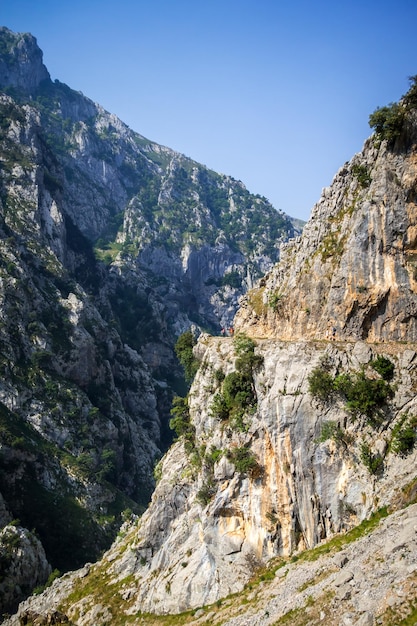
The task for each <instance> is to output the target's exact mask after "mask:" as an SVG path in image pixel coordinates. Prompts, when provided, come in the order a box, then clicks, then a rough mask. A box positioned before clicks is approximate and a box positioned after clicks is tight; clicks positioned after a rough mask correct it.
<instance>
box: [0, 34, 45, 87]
mask: <svg viewBox="0 0 417 626" xmlns="http://www.w3.org/2000/svg"><path fill="white" fill-rule="evenodd" d="M0 39H1V57H0V89H4V88H10V87H12V88H15V89H18V90H21V91H23V92H24V93H26V94H33V93H35V92H36V90H37V88H38V87H39V85H40V84H41V82H42V81H44V80H50V76H49V72H48V70H47V69H46V67H45V66H44V64H43V62H42V57H43V55H42V50H40V48H39V47H38V44H37V42H36V39H35V37H33V36H32V35H31V34H29V33H20V34H19V35H16V34H15V33H13V32H12V31H11V30H9V29H8V28H5V27H2V28H0ZM6 55H7V56H6Z"/></svg>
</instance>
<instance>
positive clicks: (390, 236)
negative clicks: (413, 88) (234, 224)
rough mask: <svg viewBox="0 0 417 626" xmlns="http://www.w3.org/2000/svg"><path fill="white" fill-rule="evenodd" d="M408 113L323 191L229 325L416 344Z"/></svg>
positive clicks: (416, 192)
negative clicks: (389, 138) (393, 136)
mask: <svg viewBox="0 0 417 626" xmlns="http://www.w3.org/2000/svg"><path fill="white" fill-rule="evenodd" d="M416 129H417V126H416V113H415V111H412V112H410V113H409V114H408V117H407V120H406V122H405V128H404V130H403V134H402V135H401V136H400V137H399V138H398V139H397V141H396V144H395V146H394V147H393V146H390V145H388V144H387V142H386V141H385V142H383V143H382V145H378V142H376V141H375V139H374V138H371V139H369V140H368V141H367V142H366V143H365V146H364V149H363V151H362V152H361V153H360V154H357V155H355V157H354V158H353V159H352V160H351V161H350V163H346V164H345V165H344V166H343V167H342V168H341V169H340V171H339V172H338V173H337V175H336V176H335V178H334V180H333V183H332V185H331V187H329V188H326V189H324V190H323V193H322V196H321V198H320V200H319V202H318V203H317V204H316V205H315V207H314V208H313V211H312V214H311V219H310V221H309V222H308V224H307V225H306V227H305V230H304V232H303V236H302V237H301V238H298V239H297V240H295V241H294V242H293V243H290V244H287V245H284V246H283V247H282V255H281V262H280V263H279V265H278V266H277V267H276V268H274V270H273V271H272V272H271V273H270V274H268V275H267V277H266V278H265V279H264V280H263V281H262V288H261V289H257V290H255V291H253V292H252V293H251V294H249V295H248V296H247V298H246V301H244V302H242V303H241V307H240V310H239V313H238V316H237V320H236V322H235V323H236V326H238V327H240V328H242V329H246V330H247V331H248V332H250V333H251V334H253V335H255V336H260V337H276V338H281V339H284V340H294V339H300V338H304V339H324V338H326V337H329V335H330V334H331V333H332V329H333V327H334V328H335V329H336V336H337V337H338V338H339V339H347V340H352V339H364V340H369V341H378V342H379V341H393V340H394V341H416V339H417V327H416V319H417V318H416V313H417V299H416V291H417V283H416V278H417V274H416V249H417V248H416V246H417V243H416V225H417V187H416V179H417V161H416V152H415V145H416V141H417V130H416Z"/></svg>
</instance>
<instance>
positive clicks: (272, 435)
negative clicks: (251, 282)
mask: <svg viewBox="0 0 417 626" xmlns="http://www.w3.org/2000/svg"><path fill="white" fill-rule="evenodd" d="M416 110H417V79H416V78H414V79H413V83H412V86H411V88H410V91H409V93H408V94H407V95H406V96H405V97H404V98H403V99H402V100H401V102H400V103H399V104H396V105H395V107H394V105H392V106H390V107H385V108H384V109H381V110H379V111H378V120H379V122H380V123H378V124H377V125H375V124H373V122H374V121H375V114H374V115H373V116H371V123H372V125H373V127H375V128H376V132H375V133H374V134H373V135H372V137H371V138H370V139H369V140H368V141H367V142H366V143H365V146H364V148H363V151H362V152H361V153H360V154H358V155H355V156H354V157H353V159H352V160H351V161H350V162H349V163H346V164H345V165H344V166H343V168H342V169H341V170H340V171H339V172H338V174H337V175H336V177H335V179H334V181H333V183H332V185H331V187H330V188H328V189H325V190H324V191H323V194H322V197H321V198H320V200H319V202H318V203H317V205H316V206H315V207H314V210H313V214H312V218H311V221H310V222H309V223H308V224H307V226H306V227H305V229H304V232H303V234H302V236H301V237H300V238H299V239H297V240H295V241H294V242H292V243H291V244H289V245H288V244H286V245H284V246H283V254H282V258H281V261H280V262H279V263H278V264H277V265H276V266H275V267H274V268H273V270H271V271H270V272H269V273H268V274H267V275H266V277H264V278H263V279H262V280H261V281H260V283H259V286H258V287H256V288H254V289H252V290H251V291H249V293H248V294H247V296H246V297H245V298H244V299H243V301H242V306H241V308H240V309H239V311H238V313H237V315H236V318H235V336H234V337H233V338H231V337H226V338H224V337H215V336H212V335H209V334H207V333H204V334H202V335H201V336H200V338H199V341H198V344H197V346H196V347H195V349H194V357H195V359H196V360H198V362H199V363H200V365H199V369H198V371H197V374H196V376H195V379H194V382H193V384H192V386H191V389H190V391H189V393H188V395H187V397H185V398H184V397H183V398H180V397H178V398H176V400H175V401H174V405H173V411H172V415H173V417H172V423H171V424H172V427H173V428H174V429H175V431H176V433H177V436H178V440H177V441H176V442H175V443H174V444H173V446H172V447H171V448H170V449H169V451H168V452H167V454H166V455H165V456H164V457H163V459H162V460H161V461H160V463H159V465H158V466H157V468H156V472H155V475H156V478H157V486H156V489H155V491H154V493H153V496H152V501H151V503H150V505H149V507H148V508H147V510H146V512H145V513H144V514H143V515H142V516H141V518H140V519H138V520H136V521H130V522H129V523H127V524H126V525H125V526H124V527H123V528H122V529H121V532H120V535H119V537H118V539H117V541H116V542H115V543H114V544H113V546H112V547H111V549H110V550H109V551H108V552H107V553H106V554H105V555H104V556H103V558H102V559H101V560H100V561H99V562H98V563H96V564H95V565H91V564H88V565H87V566H85V567H84V568H83V569H81V570H79V571H78V572H75V573H72V574H68V575H67V576H65V577H64V578H62V579H61V580H57V581H55V583H54V584H53V585H52V586H51V587H50V588H49V589H47V590H46V591H45V592H44V593H43V594H42V595H40V596H38V597H36V598H33V599H30V600H29V601H28V602H26V603H24V604H22V605H21V607H20V609H19V613H18V614H17V615H16V616H14V617H13V618H11V619H10V620H8V621H7V622H6V624H7V625H12V624H13V625H17V624H24V623H33V624H35V623H46V622H45V621H42V620H47V619H55V620H56V623H72V624H77V626H87V625H92V624H97V623H103V624H112V625H117V624H128V623H132V624H147V625H148V626H149V625H151V624H164V623H166V624H168V623H169V624H172V623H177V624H194V625H197V624H212V625H217V624H218V625H220V624H223V625H225V624H227V625H229V626H232V625H233V626H247V625H249V624H251V625H252V624H263V625H271V626H272V625H276V626H277V625H279V624H288V623H291V624H295V625H296V626H297V625H302V624H304V625H305V624H309V625H314V624H322V625H330V624H335V623H337V624H340V625H343V626H351V625H355V626H372V625H373V624H382V625H385V626H387V625H388V624H396V625H399V624H414V623H416V619H417V613H416V611H417V595H416V588H417V587H416V571H417V570H416V559H415V555H416V550H417V525H416V520H417V509H416V506H417V505H416V504H415V502H416V485H417V482H416V479H417V477H416V459H417V456H416V455H417V447H416V439H417V396H416V385H417V343H416V335H415V332H416V327H415V320H416V303H417V286H416V275H415V247H416V238H415V232H416V218H417V195H416V190H417V169H416V162H417V160H416V159H417V141H416V138H417V134H416V133H417V116H416ZM380 118H382V122H381V120H380ZM174 613H175V614H178V615H176V616H173V615H172V614H174ZM164 615H165V616H166V617H165V618H164ZM37 620H38V621H37Z"/></svg>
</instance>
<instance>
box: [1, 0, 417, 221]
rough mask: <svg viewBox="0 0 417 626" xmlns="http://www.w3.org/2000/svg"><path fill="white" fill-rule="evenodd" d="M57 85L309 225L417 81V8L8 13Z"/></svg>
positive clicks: (236, 4) (62, 5) (74, 2)
mask: <svg viewBox="0 0 417 626" xmlns="http://www.w3.org/2000/svg"><path fill="white" fill-rule="evenodd" d="M0 25H3V26H7V27H8V28H10V29H11V30H13V31H15V32H31V33H32V34H33V35H34V36H35V37H36V38H37V40H38V44H39V46H40V48H41V49H42V50H43V52H44V63H45V65H46V66H47V68H48V70H49V72H50V74H51V77H52V79H56V78H57V79H59V80H60V81H61V82H64V83H67V84H68V85H69V86H70V87H72V88H73V89H76V90H79V91H82V92H83V93H84V94H85V95H86V96H88V97H89V98H91V99H92V100H94V101H95V102H98V103H100V104H102V105H103V106H104V108H106V109H107V110H108V111H110V112H112V113H116V115H118V116H119V117H120V118H121V119H122V120H123V121H124V122H126V123H127V124H128V125H129V126H130V127H131V128H133V129H134V130H135V131H137V132H139V133H141V134H142V135H144V136H145V137H148V138H149V139H152V140H153V141H156V142H158V143H161V144H163V145H166V146H169V147H170V148H173V149H174V150H178V151H179V152H182V153H184V154H185V155H187V156H189V157H191V158H193V159H195V160H196V161H199V162H200V163H203V164H205V165H207V166H208V167H210V168H211V169H214V170H216V171H218V172H221V173H224V174H229V175H231V176H233V177H234V178H237V179H239V180H241V181H242V182H243V183H244V184H245V185H246V187H247V188H248V189H249V190H250V191H251V192H253V193H259V194H261V195H264V196H266V197H267V198H268V199H269V200H270V201H271V202H272V204H273V205H274V206H275V207H276V208H279V209H282V210H283V211H285V212H286V213H288V214H289V215H291V216H293V217H300V218H302V219H307V218H308V216H309V215H310V211H311V208H312V207H313V205H314V203H315V202H316V201H317V200H318V199H319V197H320V193H321V189H322V187H326V186H328V185H329V184H330V183H331V181H332V178H333V176H334V174H335V173H336V171H337V170H338V169H339V167H341V166H342V165H343V163H344V162H345V161H347V160H349V159H350V158H351V157H352V156H353V155H354V154H355V153H356V152H359V151H360V150H361V148H362V145H363V142H364V140H365V139H366V137H367V136H368V135H369V134H370V132H371V131H370V128H369V126H368V117H369V114H370V113H371V112H372V111H373V110H374V109H375V108H376V107H377V106H383V105H385V104H388V103H390V102H393V101H397V100H398V99H399V98H400V97H401V96H402V95H403V94H404V93H405V92H406V91H407V89H408V86H409V82H408V77H409V76H411V75H415V74H417V45H416V27H417V1H416V0H395V2H394V1H393V0H391V1H390V2H387V1H386V0H369V1H367V0H345V1H341V0H323V1H320V0H293V1H291V0H205V1H204V0H146V1H145V0H118V1H117V2H115V1H110V0H100V1H99V0H71V1H69V0H60V1H58V0H0Z"/></svg>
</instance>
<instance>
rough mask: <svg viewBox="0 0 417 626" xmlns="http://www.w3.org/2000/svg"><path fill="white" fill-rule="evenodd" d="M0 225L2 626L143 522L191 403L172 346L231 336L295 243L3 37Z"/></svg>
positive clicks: (219, 179)
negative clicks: (282, 251) (173, 419)
mask: <svg viewBox="0 0 417 626" xmlns="http://www.w3.org/2000/svg"><path fill="white" fill-rule="evenodd" d="M0 213H1V215H0V337H1V350H0V369H1V374H2V375H1V382H0V468H1V472H0V493H1V496H2V509H1V511H2V515H1V521H2V524H1V525H2V527H3V528H4V532H3V531H2V536H1V537H2V538H1V539H0V613H2V612H4V611H6V610H9V611H10V610H11V609H12V608H13V607H14V606H15V605H16V601H17V600H18V599H19V598H21V597H24V596H25V595H27V593H28V592H29V591H30V590H31V588H33V586H37V585H39V584H43V582H45V580H46V578H47V576H48V573H49V572H50V571H51V569H52V570H56V569H58V570H60V571H61V572H64V571H67V570H68V569H73V568H75V567H79V566H81V565H83V564H84V563H85V562H86V561H92V560H95V559H97V558H98V556H99V555H100V554H101V553H102V551H103V550H104V549H105V548H107V547H109V545H110V543H111V540H112V539H113V538H114V536H115V533H116V532H117V529H118V528H119V526H120V523H121V521H122V519H124V518H127V517H129V516H130V515H131V514H137V513H139V512H141V511H143V510H144V508H145V506H146V505H147V503H148V501H149V499H150V496H151V493H152V491H153V488H154V484H155V481H154V476H153V468H154V465H155V462H156V461H157V460H158V459H159V458H160V457H161V455H162V452H163V451H165V450H166V448H167V446H168V445H169V443H170V442H171V440H172V433H171V431H170V430H169V427H168V420H169V411H170V406H171V401H172V397H173V394H174V392H177V393H183V392H184V391H185V389H186V387H185V384H184V375H183V371H182V368H181V366H180V364H179V362H178V359H177V356H176V354H175V350H174V346H175V343H176V341H177V339H178V337H179V335H180V334H181V333H183V332H184V331H185V330H187V329H189V328H190V327H192V328H194V329H195V330H196V331H197V332H198V329H199V328H203V329H205V330H211V331H212V332H215V333H218V332H220V327H221V325H225V324H226V323H227V324H230V322H231V320H232V318H233V316H234V313H235V311H236V308H237V301H238V299H239V297H241V296H242V294H243V293H245V291H246V290H247V288H248V287H251V286H253V284H254V282H255V280H256V279H257V278H258V277H259V276H261V275H262V274H263V273H264V272H265V271H266V270H268V269H270V268H271V267H272V265H273V264H274V263H275V262H276V261H277V259H278V258H279V246H280V243H281V242H282V241H285V240H287V239H288V238H289V237H290V236H292V235H293V234H294V233H295V232H297V231H295V229H294V226H293V224H292V221H291V220H290V218H288V216H286V215H284V214H283V213H281V212H278V211H276V210H275V209H273V207H272V206H271V205H270V204H269V203H268V202H267V201H266V199H265V198H261V197H259V196H254V195H252V194H250V193H249V192H248V191H247V190H246V189H245V187H244V185H243V184H242V183H241V182H239V181H236V180H233V179H232V178H230V177H228V176H225V175H221V174H217V173H215V172H212V171H210V170H208V169H207V168H206V167H204V166H202V165H200V164H198V163H196V162H194V161H192V160H191V159H189V158H186V157H185V156H183V155H181V154H178V153H176V152H174V151H173V150H170V149H169V148H165V147H163V146H160V145H158V144H155V143H153V142H152V141H149V140H147V139H146V138H144V137H143V136H141V135H139V134H137V133H135V132H134V131H132V130H131V129H129V128H128V127H127V126H126V125H125V124H123V123H122V122H121V121H120V120H119V119H118V118H117V117H116V116H114V115H112V114H110V113H108V112H107V111H105V110H104V109H103V108H102V107H100V106H99V105H98V104H95V103H94V102H92V101H91V100H89V99H88V98H86V97H85V96H84V95H83V94H81V93H79V92H75V91H73V90H72V89H70V88H69V87H68V86H67V85H65V84H63V83H60V82H59V81H57V80H56V81H54V82H53V81H52V80H51V78H50V76H49V73H48V71H47V69H46V67H45V66H44V65H43V60H42V52H41V50H40V49H39V47H38V46H37V43H36V40H35V38H34V37H33V36H31V35H29V34H16V33H13V32H11V31H10V30H8V29H7V28H4V27H3V28H0ZM3 513H4V514H3ZM16 529H17V530H16ZM30 559H32V560H31V561H30ZM29 562H32V563H35V562H36V563H37V565H36V566H35V565H33V568H32V566H31V568H32V569H33V571H32V572H30V573H29V572H28V573H27V575H26V578H25V577H24V576H23V577H22V578H19V577H16V576H17V574H16V575H15V573H16V572H17V571H18V570H19V571H23V570H25V569H27V568H28V565H27V563H29ZM47 562H48V563H49V565H48V563H47ZM25 563H26V565H25ZM13 572H15V573H13ZM36 572H37V573H36ZM29 574H30V575H29ZM13 581H14V582H13ZM19 581H20V582H19Z"/></svg>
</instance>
